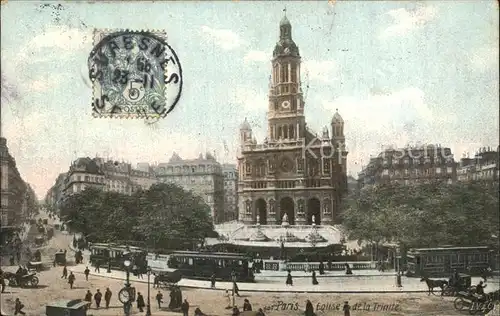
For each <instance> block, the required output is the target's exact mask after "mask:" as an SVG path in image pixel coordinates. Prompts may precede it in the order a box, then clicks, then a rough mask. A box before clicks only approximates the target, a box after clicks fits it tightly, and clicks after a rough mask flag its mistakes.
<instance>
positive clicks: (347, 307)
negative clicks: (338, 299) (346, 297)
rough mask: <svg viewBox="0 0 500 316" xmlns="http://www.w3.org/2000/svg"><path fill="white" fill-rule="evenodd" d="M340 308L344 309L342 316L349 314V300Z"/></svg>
mask: <svg viewBox="0 0 500 316" xmlns="http://www.w3.org/2000/svg"><path fill="white" fill-rule="evenodd" d="M342 310H343V311H344V316H351V306H349V302H347V301H346V302H344V307H343V308H342Z"/></svg>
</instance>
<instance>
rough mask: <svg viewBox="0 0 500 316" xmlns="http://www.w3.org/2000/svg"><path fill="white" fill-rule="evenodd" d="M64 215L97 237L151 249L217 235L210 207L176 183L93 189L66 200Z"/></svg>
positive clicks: (75, 227) (73, 225)
mask: <svg viewBox="0 0 500 316" xmlns="http://www.w3.org/2000/svg"><path fill="white" fill-rule="evenodd" d="M61 217H62V219H63V220H64V221H66V222H68V227H69V228H70V229H71V230H73V231H75V232H80V233H83V234H84V235H85V236H86V238H87V240H88V241H91V242H117V243H120V242H125V241H127V242H128V241H134V240H135V241H143V242H145V243H146V244H147V246H148V247H150V248H174V249H175V248H178V247H182V246H183V245H184V243H185V242H187V241H189V243H190V244H191V245H192V244H193V243H200V242H202V241H203V240H204V238H205V237H212V236H217V234H216V233H215V232H214V226H213V222H212V218H211V217H210V208H209V206H208V205H206V203H205V202H204V201H203V200H202V199H201V198H200V197H198V196H196V195H194V194H193V193H192V192H188V191H185V190H184V189H182V188H181V187H178V186H176V185H173V184H158V185H154V186H152V187H151V188H150V189H149V190H145V191H142V190H141V191H138V192H136V193H135V194H133V195H132V196H128V195H124V194H120V193H116V192H104V191H101V190H97V189H92V188H89V189H86V190H84V191H83V192H79V193H77V194H74V195H71V196H70V197H68V199H67V200H66V201H65V202H63V204H62V206H61Z"/></svg>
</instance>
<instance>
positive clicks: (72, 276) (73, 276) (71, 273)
mask: <svg viewBox="0 0 500 316" xmlns="http://www.w3.org/2000/svg"><path fill="white" fill-rule="evenodd" d="M75 279H76V278H75V275H74V274H73V272H70V273H69V277H68V283H69V288H70V289H72V288H73V284H74V283H75Z"/></svg>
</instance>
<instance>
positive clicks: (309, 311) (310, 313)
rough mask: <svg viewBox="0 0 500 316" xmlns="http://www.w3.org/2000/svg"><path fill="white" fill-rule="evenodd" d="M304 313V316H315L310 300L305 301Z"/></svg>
mask: <svg viewBox="0 0 500 316" xmlns="http://www.w3.org/2000/svg"><path fill="white" fill-rule="evenodd" d="M304 315H305V316H315V315H316V314H314V306H313V304H312V303H311V301H310V300H307V301H306V311H305V313H304Z"/></svg>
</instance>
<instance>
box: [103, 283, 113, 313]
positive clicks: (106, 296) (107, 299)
mask: <svg viewBox="0 0 500 316" xmlns="http://www.w3.org/2000/svg"><path fill="white" fill-rule="evenodd" d="M112 295H113V293H112V292H111V290H110V289H109V287H108V288H106V292H104V301H105V302H106V308H109V302H110V301H111V296H112Z"/></svg>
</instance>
